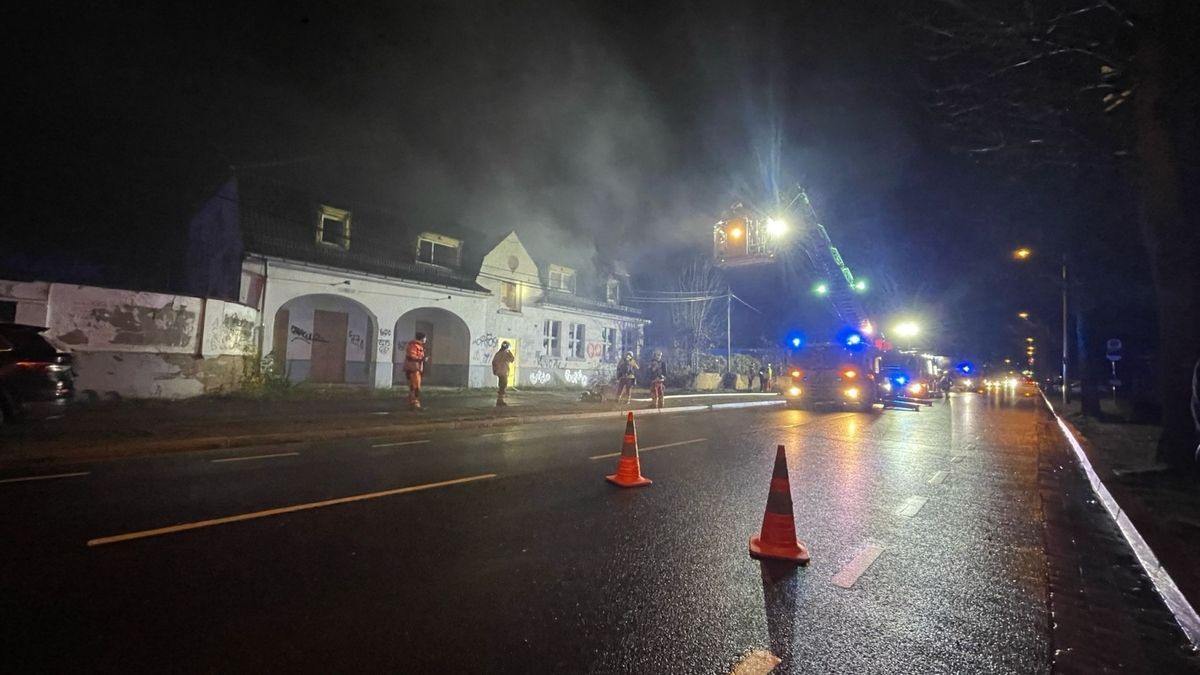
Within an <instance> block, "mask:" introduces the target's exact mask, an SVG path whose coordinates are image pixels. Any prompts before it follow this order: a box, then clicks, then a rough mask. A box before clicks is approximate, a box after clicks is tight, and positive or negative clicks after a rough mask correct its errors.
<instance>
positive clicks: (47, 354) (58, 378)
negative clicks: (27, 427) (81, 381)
mask: <svg viewBox="0 0 1200 675" xmlns="http://www.w3.org/2000/svg"><path fill="white" fill-rule="evenodd" d="M44 330H46V329H45V328H39V327H37V326H26V325H23V324H18V323H0V425H2V424H5V423H8V422H11V421H14V420H17V419H21V418H22V417H25V416H27V415H28V416H34V417H41V416H46V415H50V414H54V413H55V412H57V411H61V410H62V409H63V408H64V407H66V406H67V405H68V404H69V403H70V402H71V399H72V398H73V397H74V396H75V378H74V373H73V372H72V370H71V355H70V354H69V353H67V352H63V351H59V350H58V349H56V348H55V347H54V345H52V344H50V342H49V341H48V340H46V338H45V337H43V336H42V331H44Z"/></svg>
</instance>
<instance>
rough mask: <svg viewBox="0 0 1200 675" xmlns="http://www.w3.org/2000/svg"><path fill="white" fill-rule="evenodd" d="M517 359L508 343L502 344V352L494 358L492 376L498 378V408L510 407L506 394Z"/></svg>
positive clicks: (497, 353)
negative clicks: (505, 399) (506, 400)
mask: <svg viewBox="0 0 1200 675" xmlns="http://www.w3.org/2000/svg"><path fill="white" fill-rule="evenodd" d="M516 360H517V357H516V356H515V355H514V354H513V353H512V350H511V349H509V344H508V343H507V342H501V343H500V351H498V352H496V355H495V356H493V357H492V374H493V375H495V376H496V407H503V406H506V405H508V403H505V401H504V394H505V393H506V392H507V391H508V381H509V379H510V378H511V377H512V369H513V362H514V361H516Z"/></svg>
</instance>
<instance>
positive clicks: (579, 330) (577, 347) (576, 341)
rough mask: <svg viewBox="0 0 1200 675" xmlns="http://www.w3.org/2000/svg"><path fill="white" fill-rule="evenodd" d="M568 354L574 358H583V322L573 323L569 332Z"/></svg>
mask: <svg viewBox="0 0 1200 675" xmlns="http://www.w3.org/2000/svg"><path fill="white" fill-rule="evenodd" d="M567 356H569V357H571V358H573V359H582V358H583V324H581V323H573V324H571V330H570V331H569V332H568V333H567Z"/></svg>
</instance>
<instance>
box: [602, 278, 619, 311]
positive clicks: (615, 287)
mask: <svg viewBox="0 0 1200 675" xmlns="http://www.w3.org/2000/svg"><path fill="white" fill-rule="evenodd" d="M604 290H605V295H604V299H605V300H607V301H608V304H610V305H615V304H618V303H620V302H621V282H619V281H617V280H616V279H609V280H608V285H607V286H606V287H605V289H604Z"/></svg>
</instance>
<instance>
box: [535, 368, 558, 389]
mask: <svg viewBox="0 0 1200 675" xmlns="http://www.w3.org/2000/svg"><path fill="white" fill-rule="evenodd" d="M552 379H554V378H553V376H552V375H550V373H547V372H546V371H544V370H535V371H533V372H532V373H530V374H529V384H532V385H533V386H535V387H540V386H542V385H544V384H549V383H550V380H552Z"/></svg>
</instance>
